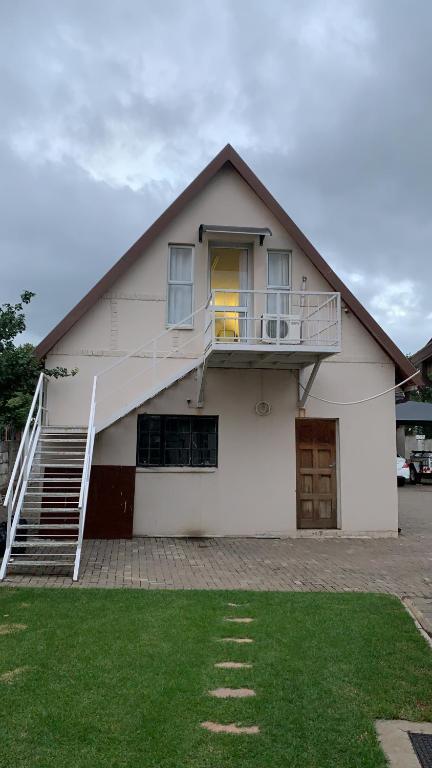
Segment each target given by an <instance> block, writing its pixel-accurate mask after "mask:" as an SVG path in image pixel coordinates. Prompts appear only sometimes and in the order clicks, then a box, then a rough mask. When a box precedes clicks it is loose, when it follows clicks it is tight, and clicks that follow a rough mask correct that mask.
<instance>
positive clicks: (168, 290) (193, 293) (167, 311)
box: [166, 243, 195, 331]
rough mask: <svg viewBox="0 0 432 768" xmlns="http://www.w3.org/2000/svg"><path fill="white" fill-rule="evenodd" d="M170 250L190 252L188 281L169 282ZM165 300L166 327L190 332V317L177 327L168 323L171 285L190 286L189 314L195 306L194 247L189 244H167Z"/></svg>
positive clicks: (192, 319) (191, 322)
mask: <svg viewBox="0 0 432 768" xmlns="http://www.w3.org/2000/svg"><path fill="white" fill-rule="evenodd" d="M172 248H187V249H188V250H190V251H191V279H190V280H171V279H170V274H171V249H172ZM167 266H168V270H167V300H166V327H167V328H176V329H178V330H180V331H191V330H193V328H194V318H193V317H191V321H190V323H185V324H184V325H179V324H178V323H170V321H169V292H170V286H171V285H190V286H191V287H192V292H191V293H192V296H191V314H193V312H194V306H195V286H194V282H195V281H194V274H195V245H193V244H191V243H169V244H168V260H167Z"/></svg>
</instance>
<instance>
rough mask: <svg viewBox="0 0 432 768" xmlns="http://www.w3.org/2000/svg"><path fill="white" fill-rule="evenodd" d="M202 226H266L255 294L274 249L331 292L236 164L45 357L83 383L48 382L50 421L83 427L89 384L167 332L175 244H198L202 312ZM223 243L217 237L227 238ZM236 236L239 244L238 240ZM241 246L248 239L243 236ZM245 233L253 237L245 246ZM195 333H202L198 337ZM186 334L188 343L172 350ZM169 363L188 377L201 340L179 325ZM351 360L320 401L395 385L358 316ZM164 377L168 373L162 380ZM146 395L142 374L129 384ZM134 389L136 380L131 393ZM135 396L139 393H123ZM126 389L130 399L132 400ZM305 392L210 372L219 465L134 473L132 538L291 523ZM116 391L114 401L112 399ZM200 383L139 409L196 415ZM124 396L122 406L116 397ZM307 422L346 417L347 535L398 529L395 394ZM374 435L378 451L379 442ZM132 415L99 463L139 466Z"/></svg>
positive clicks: (287, 380) (286, 383) (314, 413)
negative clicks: (265, 411) (265, 410)
mask: <svg viewBox="0 0 432 768" xmlns="http://www.w3.org/2000/svg"><path fill="white" fill-rule="evenodd" d="M201 223H220V224H224V225H232V226H235V225H238V224H242V225H244V224H249V225H251V226H255V227H270V228H271V230H272V232H273V236H272V237H269V238H266V241H265V244H264V247H260V246H259V245H255V246H254V249H253V253H252V260H253V278H252V281H253V285H252V286H251V287H252V288H255V289H263V288H265V287H266V255H267V248H287V249H289V250H291V251H292V288H293V289H294V290H299V289H300V288H301V281H302V276H303V275H304V276H306V277H307V280H308V282H307V289H308V290H321V291H326V290H331V287H330V286H329V285H328V284H327V283H326V281H325V280H324V279H323V277H322V276H321V275H320V274H319V273H318V272H317V270H316V269H315V267H314V266H313V264H312V263H311V262H310V261H309V259H308V258H307V257H306V256H305V255H304V254H303V252H302V251H300V250H299V248H298V247H297V245H296V244H295V243H294V242H293V241H292V240H291V238H290V237H289V235H288V234H287V233H286V232H285V230H284V229H283V228H282V227H281V225H280V224H279V222H278V221H277V220H276V219H275V218H274V217H273V215H272V214H271V213H270V212H269V211H268V210H267V209H266V208H265V206H264V205H263V204H262V203H261V201H260V200H259V199H258V198H257V197H256V196H255V194H254V193H253V192H252V191H251V190H250V188H249V187H248V186H247V185H246V184H245V183H244V182H243V181H242V180H241V179H240V177H239V176H238V175H237V174H236V173H235V172H234V171H232V170H229V169H224V170H223V171H221V172H219V174H217V176H216V177H215V178H214V179H213V180H212V181H211V182H210V183H209V184H208V186H207V187H206V189H205V190H204V191H203V192H202V193H201V194H200V196H199V197H197V198H196V199H195V200H194V201H193V202H192V203H190V204H189V206H188V207H187V209H185V210H184V211H183V212H182V213H181V214H180V215H179V216H178V217H177V218H176V219H175V221H173V222H172V223H171V224H170V225H169V227H167V229H166V231H165V232H164V233H162V234H161V235H160V236H159V237H158V238H157V239H156V240H155V241H154V243H153V244H152V246H151V247H150V248H149V249H148V250H147V251H146V253H145V254H144V255H143V257H142V258H141V259H138V260H137V261H136V262H135V264H134V265H133V266H132V267H131V268H130V269H129V270H128V272H127V273H126V274H124V275H123V276H122V277H121V278H120V279H119V280H118V281H117V282H116V284H115V285H114V286H113V287H112V289H111V290H110V291H109V293H107V294H106V295H105V296H104V297H103V298H102V299H101V300H99V301H98V302H97V303H96V305H95V306H94V307H93V308H92V309H90V310H89V311H88V312H87V314H86V315H85V316H84V317H83V318H82V319H81V320H80V321H79V322H78V323H76V325H75V326H74V327H73V328H72V329H71V331H69V332H68V333H67V334H66V335H65V336H64V337H63V339H61V341H59V343H58V344H57V345H56V347H55V348H54V349H53V350H52V352H51V353H50V354H49V355H48V359H47V365H48V367H52V366H55V365H64V366H67V367H68V368H72V367H75V366H76V367H78V368H79V373H78V375H77V376H76V377H74V378H72V379H68V380H59V381H56V382H50V384H49V387H48V418H49V422H50V423H52V424H72V425H77V424H80V425H81V424H85V423H86V422H87V418H88V409H89V405H90V392H91V383H92V377H93V375H94V374H95V373H97V372H98V371H100V370H102V369H103V368H105V367H106V366H107V365H109V364H110V363H112V362H115V361H116V360H117V359H119V358H121V357H122V356H123V355H124V354H125V353H126V352H128V351H131V350H132V349H134V348H136V347H138V346H139V345H140V344H143V343H144V342H145V341H146V340H149V339H152V338H153V337H154V336H156V335H157V334H160V333H161V332H162V331H163V330H164V328H165V321H166V297H167V258H168V243H169V242H173V243H195V276H194V277H195V294H194V304H195V308H197V307H198V306H201V305H202V304H204V303H205V300H206V298H207V293H208V245H207V242H204V243H203V244H201V245H200V244H199V243H198V226H199V224H201ZM218 239H219V238H218ZM230 239H231V240H232V239H233V236H232V235H231V236H230ZM235 239H236V240H237V239H238V240H239V241H241V238H237V237H236V238H235ZM250 239H251V238H250V237H249V238H247V237H246V238H243V240H244V241H250ZM195 330H196V331H199V330H200V329H199V328H197V329H195ZM184 339H193V341H192V342H191V344H190V346H188V347H187V348H186V350H185V351H183V352H177V353H176V352H175V349H176V347H178V346H179V345H180V346H181V345H182V343H183V340H184ZM164 343H165V344H166V349H167V350H168V351H169V350H172V352H173V357H171V358H170V359H169V361H168V363H167V366H168V367H169V369H170V372H171V373H175V371H176V370H177V371H180V370H182V369H184V367H185V363H187V362H188V361H191V360H193V359H194V358H195V357H196V356H197V355H198V354H199V349H200V345H201V339H200V338H199V336H196V335H195V332H193V331H192V332H191V331H187V330H177V331H170V332H169V333H168V334H167V336H166V339H165V341H164ZM342 350H343V351H342V352H341V353H340V354H338V355H335V356H334V357H333V358H331V359H329V360H328V361H326V362H324V363H323V364H322V365H321V368H320V371H319V373H318V376H317V379H316V381H315V383H314V386H313V390H312V392H313V393H316V394H319V395H320V396H323V397H325V398H328V399H331V400H355V399H361V398H363V397H366V396H368V395H371V394H374V393H376V392H378V391H382V390H384V389H387V388H388V387H391V386H392V385H393V384H394V365H393V363H392V361H391V360H390V359H389V358H388V357H387V355H386V354H385V353H384V352H383V350H382V349H381V348H380V347H379V346H378V344H377V343H376V342H375V341H374V340H373V339H372V337H371V336H370V335H369V333H368V332H367V331H366V330H365V329H364V328H363V327H362V326H361V324H360V323H359V322H358V321H357V320H356V318H354V317H353V316H352V315H351V314H350V313H348V314H345V313H342ZM147 364H148V360H144V362H143V358H140V357H137V358H134V359H132V360H131V361H130V363H128V365H127V366H124V367H123V368H122V367H119V368H117V369H116V372H115V373H113V374H111V375H110V374H107V377H106V379H105V378H104V379H103V380H102V381H103V387H105V389H104V390H103V389H102V388H101V392H102V391H103V394H104V396H106V397H105V400H104V407H105V408H109V407H114V406H113V405H112V403H113V402H114V401H110V399H109V397H110V387H111V388H114V387H116V386H119V387H120V391H123V390H127V387H126V384H125V381H126V379H127V378H128V377H129V376H130V374H131V373H132V372H134V373H135V372H137V371H139V370H142V369H143V367H145V365H147ZM166 370H167V369H164V375H165V373H166ZM261 377H262V381H263V387H264V397H265V399H266V400H269V401H270V402H271V404H272V413H271V414H270V416H267V417H259V416H257V415H256V414H255V411H254V405H255V403H256V402H257V401H258V400H260V399H262V395H261V394H260V386H261V385H260V380H261ZM134 382H135V383H134V385H133V387H135V390H136V393H141V392H145V390H146V388H147V387H148V385H149V380H148V378H147V374H146V375H144V376H142V377H139V376H138V377H137V378H136V379H134ZM128 386H132V385H128ZM126 394H127V397H129V398H130V397H131V394H132V390H127V392H126ZM126 394H125V397H126ZM297 395H298V392H297V388H296V383H295V379H294V376H293V374H291V373H289V372H283V371H271V372H267V371H265V372H260V371H231V370H215V369H211V370H210V371H208V374H207V383H206V395H205V407H204V409H203V410H200V411H197V413H208V414H215V415H219V467H218V468H217V469H215V470H204V471H201V470H192V471H191V470H187V469H182V468H181V469H179V470H173V469H169V470H163V469H160V470H141V469H138V470H137V476H136V497H135V517H134V532H135V533H136V534H137V535H165V534H167V535H168V534H171V535H186V534H192V533H194V534H195V535H197V534H198V533H201V534H203V535H204V534H205V535H234V534H238V535H258V534H263V535H264V534H266V535H287V534H290V533H293V532H294V531H295V528H296V507H295V433H294V420H295V417H296V415H297V410H296V403H297ZM117 396H118V395H117ZM195 396H196V387H195V385H194V377H193V375H192V376H190V377H189V378H187V379H185V380H183V381H182V382H179V383H178V384H176V385H174V386H173V387H171V388H170V389H169V390H167V391H166V392H164V393H163V394H162V395H160V396H159V397H157V398H154V399H153V400H152V401H150V402H147V403H146V404H145V405H144V406H143V407H142V408H141V409H140V410H141V411H148V412H153V413H177V414H180V413H191V412H193V411H191V409H190V408H188V406H187V403H186V400H187V398H191V399H192V400H194V399H195ZM116 402H117V401H116ZM306 415H307V416H309V417H326V418H335V419H338V423H339V429H338V439H339V459H338V460H339V470H338V472H339V527H340V529H341V530H342V531H343V532H347V533H361V532H372V533H374V532H376V533H381V534H385V533H389V532H393V533H395V532H397V497H396V480H395V433H394V430H395V415H394V398H393V394H389V395H387V396H385V397H383V398H379V399H378V400H373V401H371V402H370V403H368V404H365V405H360V406H332V405H326V404H323V403H319V402H317V401H314V400H309V401H308V404H307V413H306ZM371 430H374V434H375V435H376V439H375V441H374V442H375V444H374V450H373V452H372V451H371V450H370V434H371ZM135 456H136V413H132V414H130V415H128V416H126V417H125V418H123V419H122V420H121V421H119V422H117V423H115V424H114V425H113V426H111V427H110V428H108V429H107V430H105V431H104V432H102V433H101V434H99V435H98V437H97V440H96V447H95V455H94V463H95V464H115V465H119V464H123V465H135Z"/></svg>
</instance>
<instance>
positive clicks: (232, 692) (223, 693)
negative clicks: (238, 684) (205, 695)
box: [209, 688, 256, 699]
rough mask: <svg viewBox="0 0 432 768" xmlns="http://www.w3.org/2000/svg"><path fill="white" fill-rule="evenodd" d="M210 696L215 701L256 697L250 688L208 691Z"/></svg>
mask: <svg viewBox="0 0 432 768" xmlns="http://www.w3.org/2000/svg"><path fill="white" fill-rule="evenodd" d="M209 694H210V696H214V697H215V698H216V699H247V698H248V697H249V696H256V694H255V691H253V690H252V689H251V688H215V690H214V691H209Z"/></svg>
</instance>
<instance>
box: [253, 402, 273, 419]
mask: <svg viewBox="0 0 432 768" xmlns="http://www.w3.org/2000/svg"><path fill="white" fill-rule="evenodd" d="M255 411H256V412H257V414H258V416H268V415H269V413H271V405H270V403H268V402H267V401H266V400H260V401H259V403H257V404H256V406H255Z"/></svg>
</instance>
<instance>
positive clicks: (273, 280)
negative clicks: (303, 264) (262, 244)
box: [267, 251, 291, 315]
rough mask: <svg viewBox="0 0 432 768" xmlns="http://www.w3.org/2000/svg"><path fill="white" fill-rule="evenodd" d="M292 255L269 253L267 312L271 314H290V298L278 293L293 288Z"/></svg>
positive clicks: (278, 252) (279, 252) (277, 252)
mask: <svg viewBox="0 0 432 768" xmlns="http://www.w3.org/2000/svg"><path fill="white" fill-rule="evenodd" d="M290 273H291V253H290V251H268V252H267V288H268V290H269V291H273V290H274V293H270V294H269V295H268V297H267V312H268V313H269V314H271V315H272V314H281V315H288V314H289V296H288V295H286V294H283V293H280V294H278V291H288V290H289V289H290V287H291V285H290V283H291V274H290Z"/></svg>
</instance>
